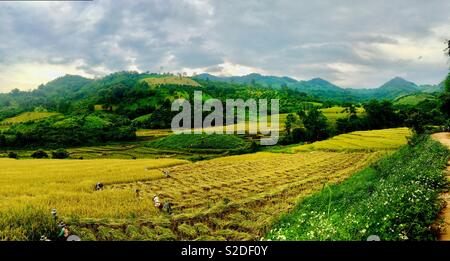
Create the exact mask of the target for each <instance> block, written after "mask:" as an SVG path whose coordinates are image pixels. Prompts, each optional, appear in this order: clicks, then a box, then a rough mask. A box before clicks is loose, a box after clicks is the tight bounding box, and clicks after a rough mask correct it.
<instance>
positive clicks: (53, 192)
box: [0, 152, 383, 240]
mask: <svg viewBox="0 0 450 261" xmlns="http://www.w3.org/2000/svg"><path fill="white" fill-rule="evenodd" d="M381 155H383V153H382V152H377V153H338V152H306V153H298V154H281V153H267V152H266V153H256V154H247V155H240V156H230V157H223V158H218V159H213V160H208V161H201V162H197V163H188V162H187V161H183V160H176V159H155V160H151V159H150V160H112V159H109V160H12V159H0V165H1V167H2V171H1V172H0V211H1V212H3V213H5V212H7V211H8V210H11V209H20V208H24V207H25V206H30V205H31V206H34V207H38V208H40V209H42V208H44V209H47V210H48V211H49V212H50V210H51V209H52V208H56V209H57V210H58V213H59V214H60V216H61V217H62V218H63V219H64V220H65V221H66V222H67V223H69V225H70V229H71V230H72V231H73V232H74V233H77V234H79V235H81V237H82V238H83V239H84V240H174V239H178V240H185V239H186V240H187V239H189V240H193V239H197V240H202V239H211V240H250V239H258V238H259V237H261V236H262V235H263V234H264V233H265V231H266V230H267V229H268V227H269V226H270V224H271V223H272V221H273V220H274V219H275V218H277V217H278V216H279V215H280V214H281V213H284V212H286V211H288V210H290V209H292V207H293V206H294V205H295V203H296V202H297V201H298V199H299V198H302V197H303V196H305V195H308V194H310V193H312V192H315V191H318V190H320V189H321V188H322V187H323V186H324V184H325V183H336V182H339V181H342V180H343V179H345V178H346V177H348V176H349V175H351V174H352V173H354V172H355V171H357V170H359V169H361V168H363V167H364V166H366V165H367V164H369V163H370V162H372V161H374V160H375V159H377V158H379V157H380V156H381ZM162 169H168V170H169V171H170V173H171V177H170V178H165V177H164V176H163V174H162ZM96 182H103V183H104V184H105V189H104V190H103V191H94V184H95V183H96ZM136 189H139V190H140V191H141V195H140V198H137V197H136V194H135V191H136ZM156 193H157V194H159V196H160V198H161V200H162V201H169V202H171V203H172V204H173V211H174V213H173V214H172V215H170V216H169V215H168V214H166V213H162V212H159V211H158V210H156V209H155V208H154V207H153V205H152V202H151V198H152V196H153V195H154V194H156Z"/></svg>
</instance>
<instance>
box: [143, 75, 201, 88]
mask: <svg viewBox="0 0 450 261" xmlns="http://www.w3.org/2000/svg"><path fill="white" fill-rule="evenodd" d="M143 81H145V82H146V83H148V84H149V85H163V84H172V85H187V86H195V87H198V86H200V84H199V83H198V82H196V81H194V80H192V79H191V78H188V77H179V76H166V77H151V78H146V79H143Z"/></svg>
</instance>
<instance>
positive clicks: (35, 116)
mask: <svg viewBox="0 0 450 261" xmlns="http://www.w3.org/2000/svg"><path fill="white" fill-rule="evenodd" d="M59 114H60V113H57V112H24V113H22V114H19V115H17V116H15V117H12V118H8V119H5V120H3V121H2V122H0V124H2V125H12V124H16V123H22V122H27V121H35V120H41V119H45V118H48V117H51V116H55V115H59Z"/></svg>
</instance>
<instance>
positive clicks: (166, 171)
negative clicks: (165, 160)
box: [163, 169, 170, 178]
mask: <svg viewBox="0 0 450 261" xmlns="http://www.w3.org/2000/svg"><path fill="white" fill-rule="evenodd" d="M163 173H164V177H166V178H170V172H169V171H168V170H167V169H165V170H163Z"/></svg>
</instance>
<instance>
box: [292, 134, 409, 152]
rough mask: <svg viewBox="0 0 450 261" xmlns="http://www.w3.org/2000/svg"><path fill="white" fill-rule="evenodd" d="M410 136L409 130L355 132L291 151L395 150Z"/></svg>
mask: <svg viewBox="0 0 450 261" xmlns="http://www.w3.org/2000/svg"><path fill="white" fill-rule="evenodd" d="M410 135H411V131H410V130H409V129H408V128H393V129H383V130H370V131H355V132H351V133H347V134H341V135H338V136H334V137H333V138H331V139H328V140H323V141H318V142H314V143H311V144H305V145H299V146H295V147H291V148H290V150H291V151H292V152H301V151H311V150H320V151H376V150H393V149H397V148H399V147H400V146H403V145H405V144H406V143H407V137H408V136H410Z"/></svg>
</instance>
